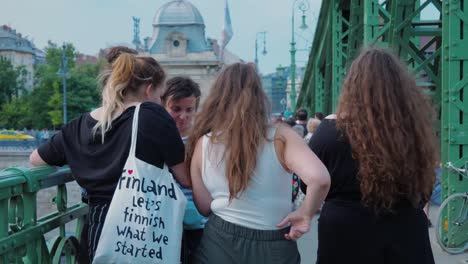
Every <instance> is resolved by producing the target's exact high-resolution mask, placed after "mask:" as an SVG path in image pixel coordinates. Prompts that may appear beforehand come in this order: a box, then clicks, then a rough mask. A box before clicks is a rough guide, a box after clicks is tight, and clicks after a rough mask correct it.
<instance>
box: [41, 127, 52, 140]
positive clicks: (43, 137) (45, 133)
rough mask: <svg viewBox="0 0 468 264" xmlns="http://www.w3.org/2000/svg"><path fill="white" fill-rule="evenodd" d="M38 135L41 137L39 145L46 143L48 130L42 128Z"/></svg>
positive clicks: (48, 135)
mask: <svg viewBox="0 0 468 264" xmlns="http://www.w3.org/2000/svg"><path fill="white" fill-rule="evenodd" d="M40 135H41V144H44V143H46V142H47V141H48V140H49V138H50V134H49V130H48V129H47V128H44V129H43V130H42V132H41V134H40Z"/></svg>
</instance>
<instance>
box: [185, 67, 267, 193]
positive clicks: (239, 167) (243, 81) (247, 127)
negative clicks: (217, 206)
mask: <svg viewBox="0 0 468 264" xmlns="http://www.w3.org/2000/svg"><path fill="white" fill-rule="evenodd" d="M268 116H269V103H268V99H267V97H266V95H265V92H264V91H263V88H262V83H261V80H260V77H259V76H258V74H257V71H256V69H255V65H254V64H251V63H248V64H245V63H234V64H232V65H229V66H227V67H226V68H225V69H223V70H222V72H221V74H220V75H219V76H218V78H217V79H216V81H215V83H214V84H213V87H212V89H211V91H210V94H209V95H208V97H207V98H206V101H205V102H204V104H203V107H202V110H201V111H200V113H199V115H198V116H197V117H196V118H195V126H194V128H193V130H192V135H191V136H190V138H189V143H188V161H187V163H188V164H190V162H191V159H192V156H193V151H194V148H195V145H196V143H197V141H198V139H199V138H201V137H202V136H203V135H206V134H207V133H209V132H212V134H211V137H210V141H211V142H214V143H221V144H223V145H224V147H225V152H224V153H223V154H224V155H223V158H224V159H225V160H226V178H227V180H228V184H229V198H230V199H231V200H232V199H233V198H236V197H238V195H239V193H241V192H243V191H244V190H245V189H246V188H247V186H248V185H249V182H250V178H251V176H252V173H253V171H254V169H255V167H256V165H257V154H258V152H259V149H260V147H261V145H262V144H263V143H264V142H266V140H267V128H268Z"/></svg>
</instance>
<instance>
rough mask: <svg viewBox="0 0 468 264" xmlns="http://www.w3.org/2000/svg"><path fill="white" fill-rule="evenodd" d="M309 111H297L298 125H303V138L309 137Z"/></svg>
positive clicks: (302, 109) (301, 109)
mask: <svg viewBox="0 0 468 264" xmlns="http://www.w3.org/2000/svg"><path fill="white" fill-rule="evenodd" d="M307 116H308V114H307V110H305V109H304V108H300V109H299V110H297V111H296V119H297V120H296V124H298V125H301V126H302V127H303V128H304V134H303V135H302V137H305V136H306V135H307Z"/></svg>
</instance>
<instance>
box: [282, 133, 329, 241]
mask: <svg viewBox="0 0 468 264" xmlns="http://www.w3.org/2000/svg"><path fill="white" fill-rule="evenodd" d="M277 136H279V137H282V138H283V139H284V141H285V146H284V149H283V153H282V154H283V155H278V156H280V157H284V166H286V168H285V169H287V170H289V171H292V172H294V173H296V174H297V175H298V176H299V178H301V180H302V181H303V182H304V183H305V184H306V185H307V194H306V197H305V199H304V202H303V203H302V205H301V207H300V208H299V209H298V210H297V211H295V212H293V213H291V214H289V215H288V216H287V217H286V218H285V219H284V220H283V221H281V223H279V224H278V226H285V225H286V224H287V223H291V231H290V232H289V234H286V238H287V239H293V240H296V239H298V238H299V237H301V236H302V235H303V234H304V233H306V232H308V231H309V228H310V221H311V219H312V217H313V215H314V213H315V212H316V211H317V209H318V208H319V207H320V205H321V203H322V202H323V200H324V199H325V197H326V195H327V193H328V190H329V188H330V174H329V173H328V170H327V168H326V167H325V166H324V165H323V163H322V162H321V161H320V160H319V159H318V158H317V156H316V155H315V154H314V153H313V152H312V151H311V150H310V149H309V147H308V146H307V145H306V143H305V142H304V140H303V139H301V138H300V137H299V136H298V135H297V134H295V133H294V131H293V130H292V129H289V128H287V127H284V126H281V127H279V128H278V130H277Z"/></svg>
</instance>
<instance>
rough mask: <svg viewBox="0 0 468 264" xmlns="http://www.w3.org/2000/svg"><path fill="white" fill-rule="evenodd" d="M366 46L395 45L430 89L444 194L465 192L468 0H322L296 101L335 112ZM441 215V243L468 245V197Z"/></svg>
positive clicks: (467, 162) (451, 204) (467, 183)
mask: <svg viewBox="0 0 468 264" xmlns="http://www.w3.org/2000/svg"><path fill="white" fill-rule="evenodd" d="M427 14H431V17H428V15H427ZM368 45H378V46H383V47H388V48H391V49H393V50H394V51H395V53H396V54H398V55H399V56H400V58H401V59H402V60H403V61H405V62H406V63H407V64H408V65H409V68H410V69H411V70H412V72H413V73H414V75H415V76H416V78H417V80H418V85H419V86H420V87H421V89H423V90H424V92H425V93H426V94H428V95H430V96H431V99H432V102H433V105H434V108H435V110H436V113H438V115H439V116H438V117H439V118H438V121H437V123H436V124H435V129H436V133H437V135H438V136H439V138H440V146H441V157H442V160H441V162H442V168H443V172H442V197H443V199H444V200H447V199H449V198H450V197H458V196H459V194H462V193H467V192H468V176H462V174H461V173H460V172H461V171H465V172H466V170H468V91H467V89H468V88H467V87H468V49H467V47H468V0H443V1H442V0H323V1H322V6H321V9H320V15H319V19H318V22H317V29H316V32H315V36H314V41H313V44H312V50H311V52H310V55H309V60H308V64H307V68H306V72H305V74H304V81H303V83H302V87H301V92H300V95H299V98H298V101H297V107H304V108H306V109H307V110H308V111H309V113H311V114H313V113H315V112H323V113H325V114H331V113H334V112H335V111H336V107H337V104H338V98H339V96H340V92H341V86H342V82H343V79H344V76H345V74H346V71H347V68H348V67H349V65H350V63H351V61H352V60H353V58H355V57H356V55H357V54H358V52H359V49H360V48H361V47H362V46H364V47H365V46H368ZM449 165H450V166H449ZM449 168H451V169H449ZM465 172H464V173H465ZM462 204H467V206H461V205H462ZM460 215H463V216H465V215H467V217H464V219H466V221H459V219H461V218H460ZM441 220H442V222H443V224H442V225H441V226H442V229H441V230H440V232H441V236H440V237H441V241H439V242H440V243H441V245H442V246H443V247H445V248H456V249H462V248H465V247H468V201H466V202H465V201H451V202H449V203H448V204H447V208H445V209H444V210H442V212H441ZM437 232H439V230H438V231H437Z"/></svg>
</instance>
